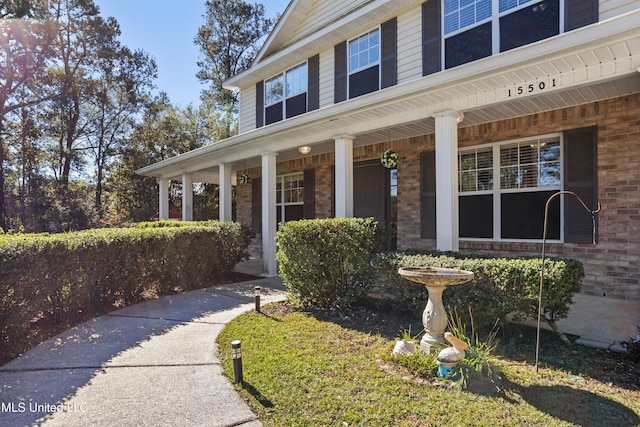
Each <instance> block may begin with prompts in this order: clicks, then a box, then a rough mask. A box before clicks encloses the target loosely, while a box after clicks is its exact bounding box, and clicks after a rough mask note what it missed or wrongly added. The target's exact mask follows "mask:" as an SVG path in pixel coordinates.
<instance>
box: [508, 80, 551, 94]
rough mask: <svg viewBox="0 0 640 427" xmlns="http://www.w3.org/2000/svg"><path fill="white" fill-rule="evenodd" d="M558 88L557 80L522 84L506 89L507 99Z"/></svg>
mask: <svg viewBox="0 0 640 427" xmlns="http://www.w3.org/2000/svg"><path fill="white" fill-rule="evenodd" d="M556 87H558V83H557V79H556V78H551V79H541V80H536V81H535V82H533V83H522V84H519V85H515V86H512V87H508V88H507V89H506V90H507V98H514V97H516V96H522V95H531V94H534V93H539V92H544V91H546V90H549V89H553V88H556Z"/></svg>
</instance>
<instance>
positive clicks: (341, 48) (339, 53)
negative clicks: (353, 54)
mask: <svg viewBox="0 0 640 427" xmlns="http://www.w3.org/2000/svg"><path fill="white" fill-rule="evenodd" d="M334 54H335V64H334V65H335V70H334V77H335V82H334V85H333V102H334V103H335V104H337V103H338V102H342V101H344V100H346V99H347V42H346V41H344V42H342V43H340V44H337V45H336V46H335V48H334Z"/></svg>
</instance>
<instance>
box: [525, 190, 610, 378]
mask: <svg viewBox="0 0 640 427" xmlns="http://www.w3.org/2000/svg"><path fill="white" fill-rule="evenodd" d="M561 194H571V195H573V196H575V197H576V199H578V201H579V202H580V204H582V206H583V207H584V208H585V209H586V210H587V212H590V213H591V222H592V224H593V229H592V236H593V245H594V246H595V244H596V214H597V213H598V212H600V202H598V206H597V209H596V210H594V211H593V210H591V209H589V208H588V207H587V205H586V203H585V202H584V201H583V200H582V199H581V198H580V196H578V195H577V194H576V193H574V192H573V191H558V192H557V193H555V194H552V195H551V196H550V197H549V198H548V199H547V203H546V204H545V206H544V227H543V231H542V265H541V266H540V294H539V295H538V330H537V332H536V373H537V372H538V360H539V354H540V319H541V318H542V286H543V285H544V255H545V244H546V243H547V217H548V214H549V204H550V203H551V200H553V199H554V198H556V197H557V196H560V195H561Z"/></svg>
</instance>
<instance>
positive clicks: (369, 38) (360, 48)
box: [349, 29, 380, 73]
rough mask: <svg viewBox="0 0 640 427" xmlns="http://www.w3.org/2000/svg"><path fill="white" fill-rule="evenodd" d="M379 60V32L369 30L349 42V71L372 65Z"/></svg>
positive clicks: (353, 71)
mask: <svg viewBox="0 0 640 427" xmlns="http://www.w3.org/2000/svg"><path fill="white" fill-rule="evenodd" d="M378 62H380V33H379V31H378V29H375V30H373V31H370V32H369V33H367V34H364V35H362V36H360V37H358V38H356V39H354V40H351V41H350V42H349V73H355V72H357V71H359V70H362V69H365V68H369V67H372V66H374V65H376V64H378Z"/></svg>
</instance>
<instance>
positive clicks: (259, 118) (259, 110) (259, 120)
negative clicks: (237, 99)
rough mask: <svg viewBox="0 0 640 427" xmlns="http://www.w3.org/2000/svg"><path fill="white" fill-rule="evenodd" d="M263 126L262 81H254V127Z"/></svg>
mask: <svg viewBox="0 0 640 427" xmlns="http://www.w3.org/2000/svg"><path fill="white" fill-rule="evenodd" d="M262 126H264V81H261V82H258V83H256V127H257V128H261V127H262Z"/></svg>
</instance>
